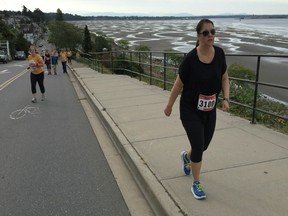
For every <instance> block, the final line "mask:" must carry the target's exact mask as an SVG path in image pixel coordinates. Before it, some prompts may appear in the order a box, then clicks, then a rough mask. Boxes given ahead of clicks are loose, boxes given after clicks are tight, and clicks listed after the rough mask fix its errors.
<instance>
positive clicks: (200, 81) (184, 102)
mask: <svg viewBox="0 0 288 216" xmlns="http://www.w3.org/2000/svg"><path fill="white" fill-rule="evenodd" d="M214 50H215V54H214V58H213V60H212V62H211V63H209V64H206V63H203V62H201V61H200V60H199V58H198V54H197V50H196V48H194V49H193V50H192V51H190V52H189V53H188V54H187V55H186V56H185V58H184V59H183V61H182V63H181V64H180V66H179V76H180V79H181V81H182V82H183V84H184V86H183V91H182V94H181V99H180V118H181V119H182V120H184V119H189V117H190V116H191V112H194V113H197V114H198V115H200V116H202V115H211V114H212V115H215V117H216V101H217V99H218V96H219V93H220V91H221V89H222V76H223V74H224V73H225V71H226V69H227V65H226V59H225V54H224V51H223V50H222V49H221V48H220V47H217V46H214ZM200 95H205V96H211V95H215V99H216V101H215V106H214V108H213V109H212V110H209V111H203V110H199V109H198V108H197V107H198V105H199V96H200ZM200 97H201V96H200Z"/></svg>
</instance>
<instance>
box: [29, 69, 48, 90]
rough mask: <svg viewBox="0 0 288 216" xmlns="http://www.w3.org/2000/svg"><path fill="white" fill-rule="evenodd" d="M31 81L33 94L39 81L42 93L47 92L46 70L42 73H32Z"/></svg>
mask: <svg viewBox="0 0 288 216" xmlns="http://www.w3.org/2000/svg"><path fill="white" fill-rule="evenodd" d="M30 81H31V90H32V94H36V84H37V82H38V85H39V87H40V91H41V93H42V94H44V93H45V87H44V72H42V73H40V74H33V73H31V74H30Z"/></svg>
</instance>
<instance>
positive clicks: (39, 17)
mask: <svg viewBox="0 0 288 216" xmlns="http://www.w3.org/2000/svg"><path fill="white" fill-rule="evenodd" d="M33 20H34V21H35V22H37V23H40V22H45V14H44V13H43V12H42V11H41V10H40V9H39V8H36V9H35V10H34V11H33Z"/></svg>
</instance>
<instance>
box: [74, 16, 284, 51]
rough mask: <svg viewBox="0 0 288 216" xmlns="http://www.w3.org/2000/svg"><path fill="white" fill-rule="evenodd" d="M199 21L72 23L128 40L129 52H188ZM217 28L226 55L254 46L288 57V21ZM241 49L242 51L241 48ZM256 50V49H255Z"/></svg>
mask: <svg viewBox="0 0 288 216" xmlns="http://www.w3.org/2000/svg"><path fill="white" fill-rule="evenodd" d="M198 21H199V20H156V21H155V20H116V21H115V20H113V21H112V20H106V21H88V22H87V21H74V22H72V23H73V24H75V25H77V26H79V27H81V28H84V26H85V25H87V26H88V29H89V30H90V32H103V33H105V34H106V35H107V36H108V37H110V38H113V39H114V40H115V41H116V42H117V41H119V40H127V41H128V42H129V44H130V47H131V49H133V47H135V46H137V45H140V44H143V45H147V46H149V47H150V49H151V50H152V51H164V50H167V49H173V50H175V51H179V52H188V51H190V50H191V49H192V48H193V47H194V46H195V43H196V32H195V28H196V25H197V23H198ZM212 21H213V22H214V24H215V28H216V32H217V33H216V37H215V44H218V45H220V46H221V47H223V49H224V50H225V51H226V52H228V53H231V54H233V53H237V54H238V53H244V52H245V51H246V52H251V50H245V47H244V48H243V46H245V45H246V46H248V47H249V46H254V47H255V46H257V47H258V48H259V52H261V54H284V55H287V54H288V34H287V29H288V19H242V20H240V19H234V18H224V19H223V18H222V19H220V18H217V19H213V20H212ZM241 47H242V49H241ZM257 47H256V48H257Z"/></svg>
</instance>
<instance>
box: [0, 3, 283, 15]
mask: <svg viewBox="0 0 288 216" xmlns="http://www.w3.org/2000/svg"><path fill="white" fill-rule="evenodd" d="M23 5H25V6H26V8H27V9H29V10H31V11H34V10H35V8H39V9H40V10H41V11H43V12H56V11H57V9H58V8H59V9H60V10H61V11H62V12H63V13H71V14H78V15H82V16H87V15H97V13H99V12H113V13H118V14H119V13H128V14H133V15H137V14H139V15H153V16H155V15H167V14H179V13H187V14H191V15H219V14H239V13H245V14H288V0H205V1H204V0H198V1H196V0H44V1H43V0H42V1H41V0H40V1H39V0H28V1H23V0H1V5H0V10H12V11H22V9H23V7H22V6H23Z"/></svg>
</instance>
